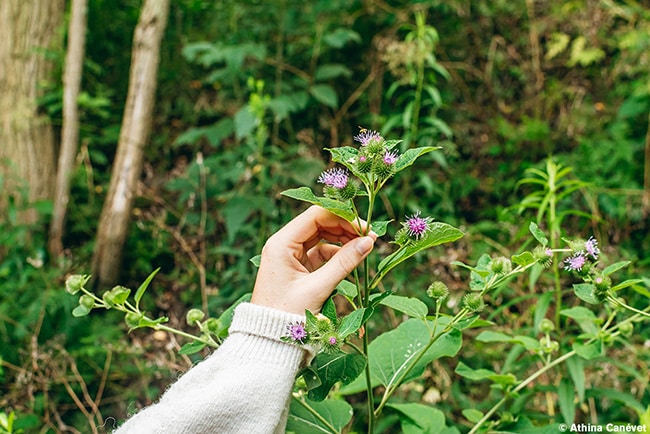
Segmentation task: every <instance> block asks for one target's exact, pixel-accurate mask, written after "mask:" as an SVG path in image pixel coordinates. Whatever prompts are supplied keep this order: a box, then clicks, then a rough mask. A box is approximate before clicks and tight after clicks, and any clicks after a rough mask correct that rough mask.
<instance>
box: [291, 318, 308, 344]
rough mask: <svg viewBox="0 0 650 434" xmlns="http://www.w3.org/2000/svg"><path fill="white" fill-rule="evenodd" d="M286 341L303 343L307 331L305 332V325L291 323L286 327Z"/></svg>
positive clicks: (298, 322) (299, 322)
mask: <svg viewBox="0 0 650 434" xmlns="http://www.w3.org/2000/svg"><path fill="white" fill-rule="evenodd" d="M286 338H288V340H290V341H293V342H294V343H295V342H297V343H301V344H303V343H305V339H307V330H305V323H304V322H301V321H296V322H291V323H289V324H288V325H287V335H286Z"/></svg>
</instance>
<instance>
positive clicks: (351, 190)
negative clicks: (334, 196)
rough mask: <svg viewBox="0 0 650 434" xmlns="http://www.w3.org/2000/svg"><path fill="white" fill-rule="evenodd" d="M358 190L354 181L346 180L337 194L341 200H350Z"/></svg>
mask: <svg viewBox="0 0 650 434" xmlns="http://www.w3.org/2000/svg"><path fill="white" fill-rule="evenodd" d="M358 191H359V189H358V187H357V185H356V184H355V183H354V182H348V183H347V185H346V186H345V187H343V188H342V189H340V190H339V191H338V196H339V197H340V198H341V200H350V199H354V197H355V196H356V195H357V192H358Z"/></svg>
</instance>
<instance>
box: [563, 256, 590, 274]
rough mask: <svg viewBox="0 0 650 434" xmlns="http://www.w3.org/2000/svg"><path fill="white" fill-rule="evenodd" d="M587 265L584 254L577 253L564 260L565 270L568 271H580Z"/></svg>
mask: <svg viewBox="0 0 650 434" xmlns="http://www.w3.org/2000/svg"><path fill="white" fill-rule="evenodd" d="M586 263H587V257H586V256H585V252H582V251H580V252H577V253H575V254H574V255H573V256H570V257H568V258H566V259H565V260H564V264H565V266H564V267H565V268H566V269H567V270H569V271H581V270H582V267H584V266H585V264H586Z"/></svg>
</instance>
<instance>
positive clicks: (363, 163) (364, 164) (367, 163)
mask: <svg viewBox="0 0 650 434" xmlns="http://www.w3.org/2000/svg"><path fill="white" fill-rule="evenodd" d="M357 169H358V170H359V172H360V173H368V172H370V170H372V158H370V157H369V156H367V155H364V154H361V155H359V159H358V162H357Z"/></svg>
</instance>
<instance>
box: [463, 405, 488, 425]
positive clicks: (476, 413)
mask: <svg viewBox="0 0 650 434" xmlns="http://www.w3.org/2000/svg"><path fill="white" fill-rule="evenodd" d="M461 413H463V416H465V419H467V420H468V421H470V422H471V423H477V422H478V421H480V420H481V419H482V418H483V412H482V411H480V410H477V409H475V408H466V409H465V410H463V411H462V412H461Z"/></svg>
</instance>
